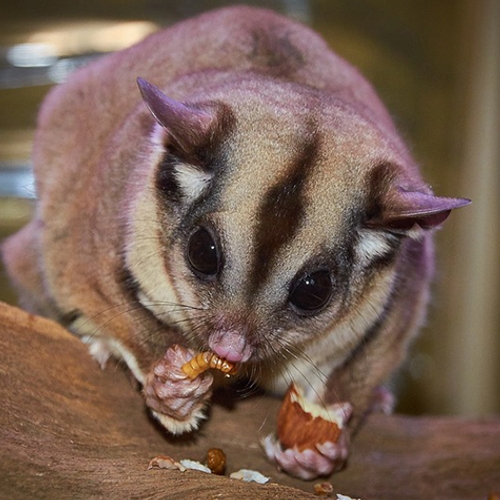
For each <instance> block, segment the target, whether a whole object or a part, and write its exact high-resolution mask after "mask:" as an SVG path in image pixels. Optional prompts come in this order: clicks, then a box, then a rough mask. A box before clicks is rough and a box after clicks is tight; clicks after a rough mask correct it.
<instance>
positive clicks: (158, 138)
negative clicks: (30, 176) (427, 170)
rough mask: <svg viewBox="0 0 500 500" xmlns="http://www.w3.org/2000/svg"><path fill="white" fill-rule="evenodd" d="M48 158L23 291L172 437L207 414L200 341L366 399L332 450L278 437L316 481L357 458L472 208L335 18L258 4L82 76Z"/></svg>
mask: <svg viewBox="0 0 500 500" xmlns="http://www.w3.org/2000/svg"><path fill="white" fill-rule="evenodd" d="M33 162H34V171H35V176H36V190H37V197H38V200H37V204H36V212H35V214H34V216H33V220H32V221H31V222H30V223H29V224H28V225H27V226H26V227H24V228H23V229H21V231H20V232H19V233H17V234H16V235H14V236H13V237H11V238H10V239H8V240H7V241H6V242H5V243H4V244H3V256H4V259H5V262H6V265H7V268H8V272H9V274H10V276H11V279H12V281H13V283H14V284H15V285H16V286H17V289H18V291H19V294H20V299H21V304H23V305H24V307H25V308H27V309H29V310H30V311H33V312H37V313H40V314H43V315H46V316H49V317H52V318H55V319H56V320H58V321H60V322H61V323H62V324H64V325H66V326H67V327H68V328H69V329H70V330H72V331H73V332H75V333H76V334H77V335H79V336H81V338H82V339H83V340H84V341H85V342H87V343H88V344H89V345H90V351H91V353H92V354H93V355H94V356H95V357H96V358H97V359H98V360H99V361H100V362H101V363H102V364H104V363H105V361H106V359H107V358H108V356H115V357H117V358H119V359H121V360H123V361H124V362H125V363H126V364H127V365H128V367H129V368H130V370H131V372H132V373H133V375H134V376H135V377H136V378H137V380H138V381H139V383H140V384H141V386H142V391H143V394H144V397H145V402H146V404H147V406H148V407H149V408H150V409H151V411H152V412H153V414H154V415H155V416H156V417H157V418H158V420H159V421H160V422H161V423H162V424H163V425H164V426H165V427H166V428H167V429H168V430H169V431H171V432H172V433H174V434H178V433H183V432H190V431H193V430H195V429H196V428H197V427H198V426H199V424H200V421H201V420H202V419H203V418H204V414H205V409H206V405H207V404H208V401H209V398H210V394H211V388H212V385H213V376H212V375H211V374H210V373H205V374H203V375H202V376H200V377H197V378H195V379H194V380H191V379H186V378H185V377H183V376H181V375H179V367H180V366H181V364H183V363H184V362H185V361H186V360H187V359H189V358H190V357H191V356H192V354H193V353H196V352H199V351H211V352H213V353H215V354H216V355H217V356H219V357H220V358H222V359H225V360H227V361H229V362H232V363H237V364H238V365H239V366H240V367H241V372H244V373H246V376H247V377H249V378H251V379H252V380H253V381H254V382H255V383H256V384H259V385H261V386H262V387H264V388H268V389H269V390H272V391H274V392H275V393H277V394H279V393H283V392H284V391H285V390H286V388H287V387H288V385H289V384H290V382H291V381H292V380H293V381H295V382H296V383H297V384H299V385H300V386H301V387H303V389H304V390H305V394H306V397H307V398H308V399H309V400H310V401H311V402H314V403H317V404H322V405H325V406H326V407H327V408H330V409H332V411H335V410H336V409H337V410H338V408H339V407H342V406H339V405H344V406H343V407H344V408H349V411H348V413H349V417H350V418H349V421H348V423H347V424H346V425H345V427H344V429H343V435H342V439H340V440H339V442H338V443H331V446H327V447H319V448H315V449H309V450H305V452H299V451H297V450H294V449H293V448H292V449H287V450H284V449H282V448H281V447H280V443H279V442H274V443H272V444H270V443H267V444H268V446H267V453H268V455H269V456H271V457H272V459H273V460H275V461H276V462H277V463H278V465H279V466H280V467H281V468H282V469H285V470H287V471H288V472H289V473H290V474H293V475H296V476H298V477H302V478H312V477H315V476H317V475H324V474H329V473H331V472H332V471H334V470H336V469H338V468H339V467H340V466H341V464H342V463H343V461H344V460H345V458H346V455H347V450H348V444H349V436H350V434H351V433H352V432H353V430H355V429H356V428H357V427H358V426H359V424H360V422H362V420H363V417H364V416H365V415H366V414H367V413H368V412H369V411H370V410H371V409H372V408H373V407H374V405H377V404H379V403H380V399H381V398H382V400H384V398H385V397H386V396H387V393H384V392H383V391H382V390H381V389H380V387H381V386H383V384H384V382H386V380H387V379H388V377H389V376H390V374H391V373H392V372H393V371H394V370H395V369H396V368H397V367H398V366H399V365H400V363H401V362H402V360H403V359H404V357H405V353H406V351H407V347H408V344H409V342H410V340H411V339H412V338H413V337H414V335H415V333H416V331H417V329H418V327H419V325H420V324H421V322H422V320H423V318H424V314H425V309H426V303H427V301H428V295H429V282H430V280H431V276H432V269H433V251H432V234H433V230H434V229H435V228H436V227H437V226H439V225H440V224H441V223H442V222H443V221H444V220H445V219H446V217H447V216H448V215H449V213H450V211H451V210H453V209H455V208H458V207H461V206H463V205H466V204H467V203H468V202H469V201H468V200H466V199H460V198H443V197H438V196H436V195H434V194H433V192H432V191H431V189H430V188H429V186H428V185H427V184H426V183H425V182H424V181H423V180H422V177H421V175H420V173H419V169H418V166H417V165H416V163H415V161H414V159H413V158H412V157H411V155H410V153H409V151H408V149H407V147H406V146H405V144H404V142H403V140H402V139H401V137H400V135H398V132H397V131H396V129H395V126H394V124H393V122H392V121H391V118H390V116H389V114H388V112H387V111H386V109H385V108H384V106H383V104H382V103H381V101H380V100H379V98H378V97H377V95H376V94H375V92H374V90H373V89H372V87H371V86H370V84H369V83H368V82H367V81H366V80H365V79H364V78H363V77H362V76H361V75H360V73H359V72H358V71H357V70H356V69H354V68H353V67H352V66H351V65H350V64H349V63H347V62H346V61H344V60H343V59H341V58H340V57H339V56H338V55H336V54H335V53H334V52H332V51H331V50H330V49H329V48H328V46H327V45H326V43H325V42H324V41H323V40H322V39H321V38H320V37H319V36H318V35H317V34H315V33H314V32H313V31H311V30H310V29H309V28H307V27H305V26H302V25H301V24H299V23H297V22H294V21H292V20H289V19H287V18H285V17H282V16H280V15H277V14H275V13H273V12H270V11H268V10H261V9H255V8H250V7H231V8H226V9H222V10H217V11H213V12H208V13H205V14H203V15H201V16H199V17H196V18H194V19H190V20H187V21H184V22H181V23H179V24H177V25H174V26H172V27H169V28H167V29H165V30H163V31H159V32H157V33H155V34H153V35H151V36H149V37H148V38H146V39H145V40H143V41H142V42H140V43H138V44H137V45H135V46H133V47H131V48H128V49H126V50H123V51H120V52H117V53H114V54H111V55H107V56H105V57H103V58H101V59H99V60H98V61H97V62H94V63H92V64H90V65H88V66H87V67H85V68H84V69H81V70H79V71H77V72H75V73H74V74H73V75H72V76H71V77H70V78H69V80H68V81H67V82H66V83H64V84H62V85H60V86H57V87H55V88H54V89H53V90H52V91H51V92H50V93H49V95H48V97H47V98H46V99H45V101H44V103H43V106H42V108H41V112H40V115H39V121H38V127H37V131H36V137H35V142H34V148H33ZM384 394H385V396H384ZM382 402H383V401H382ZM346 411H347V410H346Z"/></svg>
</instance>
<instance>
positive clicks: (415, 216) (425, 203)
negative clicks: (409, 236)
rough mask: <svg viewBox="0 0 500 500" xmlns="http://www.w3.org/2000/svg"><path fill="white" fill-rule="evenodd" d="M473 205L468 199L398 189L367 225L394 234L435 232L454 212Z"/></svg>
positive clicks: (389, 194) (388, 197) (387, 195)
mask: <svg viewBox="0 0 500 500" xmlns="http://www.w3.org/2000/svg"><path fill="white" fill-rule="evenodd" d="M470 202H471V200H468V199H466V198H443V197H439V196H435V195H433V194H429V193H423V192H421V191H408V190H405V189H403V188H401V187H397V188H393V189H391V190H390V191H389V192H388V193H386V194H385V196H384V200H383V202H382V204H381V205H379V207H378V210H377V212H378V213H376V214H374V216H373V217H372V218H371V219H370V220H369V221H367V223H366V226H367V227H369V228H379V229H386V230H388V231H393V232H408V231H410V230H413V229H424V230H427V229H433V228H435V227H437V226H439V225H440V224H442V223H443V222H444V221H445V220H446V218H447V217H448V215H450V212H451V211H452V210H454V209H455V208H460V207H464V206H465V205H468V204H469V203H470Z"/></svg>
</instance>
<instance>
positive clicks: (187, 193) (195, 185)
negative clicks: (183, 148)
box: [175, 163, 212, 201]
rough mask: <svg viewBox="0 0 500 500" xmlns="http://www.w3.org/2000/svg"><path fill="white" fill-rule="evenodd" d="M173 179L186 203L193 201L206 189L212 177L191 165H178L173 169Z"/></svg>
mask: <svg viewBox="0 0 500 500" xmlns="http://www.w3.org/2000/svg"><path fill="white" fill-rule="evenodd" d="M175 178H176V179H177V182H178V183H179V185H180V187H181V189H182V193H183V194H184V197H185V198H186V199H187V201H194V200H196V199H197V198H198V197H199V196H200V195H201V194H202V193H203V191H204V190H205V189H206V188H207V187H208V185H209V184H210V180H211V179H212V176H211V175H210V174H209V173H207V172H203V171H202V170H200V169H198V168H196V167H194V166H193V165H189V164H188V163H180V164H178V165H176V167H175Z"/></svg>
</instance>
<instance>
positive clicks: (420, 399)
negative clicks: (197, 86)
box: [0, 0, 500, 416]
mask: <svg viewBox="0 0 500 500" xmlns="http://www.w3.org/2000/svg"><path fill="white" fill-rule="evenodd" d="M2 3H3V4H5V5H2V9H1V10H2V16H1V18H0V239H2V238H4V237H5V236H7V235H8V234H10V233H12V232H14V231H16V230H17V229H18V228H19V227H21V226H22V225H23V224H24V223H25V222H26V221H27V220H28V218H29V216H30V213H31V210H32V204H33V201H34V197H35V193H34V189H33V181H32V176H31V171H30V149H31V143H32V139H33V133H34V128H35V123H36V115H37V110H38V108H39V106H40V103H41V101H42V99H43V97H44V95H45V94H46V93H47V91H48V90H49V89H50V87H51V86H52V85H55V84H57V83H60V82H63V81H64V80H65V78H66V77H67V75H68V74H69V73H70V72H71V71H73V70H74V69H75V68H77V67H79V66H82V65H84V64H87V63H88V62H89V61H91V60H93V59H95V58H97V57H100V56H101V55H102V54H104V53H106V52H111V51H115V50H119V49H121V48H124V47H126V46H129V45H131V44H133V43H135V42H137V41H138V40H140V39H141V38H143V37H144V36H146V35H148V34H149V33H151V32H153V31H155V30H157V29H159V28H161V27H163V26H167V25H170V24H172V23H174V22H176V21H178V20H180V19H183V18H185V17H189V16H192V15H194V14H197V13H199V12H202V11H205V10H208V9H210V8H214V7H220V6H223V5H227V4H230V3H232V2H226V1H222V0H211V1H209V0H183V1H180V0H177V1H175V0H171V1H170V0H85V1H83V0H72V1H71V2H67V1H66V0H46V1H44V2H40V1H37V0H24V1H23V2H6V1H5V0H2ZM246 3H248V4H253V5H260V6H266V7H270V8H273V9H275V10H277V11H280V12H282V13H285V14H287V15H289V16H291V17H294V18H296V19H299V20H300V21H302V22H304V23H307V24H309V25H311V26H312V27H313V28H314V29H316V30H317V31H319V32H320V33H321V34H322V35H323V36H324V37H325V38H326V40H327V41H328V43H329V44H330V46H331V47H332V48H333V49H334V50H335V51H337V52H338V53H339V54H340V55H342V56H344V57H345V58H347V59H348V60H350V61H351V62H352V63H354V64H355V65H356V66H358V68H359V69H360V70H361V71H362V72H363V73H364V74H365V76H367V77H368V79H369V80H370V81H371V82H372V83H373V84H374V86H375V88H376V89H377V90H378V92H379V94H380V95H381V97H382V99H383V100H384V101H385V103H386V105H387V107H388V108H389V110H390V112H391V113H392V115H393V117H394V119H395V121H396V123H397V124H398V126H399V128H400V129H401V131H402V133H403V135H404V136H405V138H406V139H407V141H408V142H409V144H410V146H411V148H412V150H413V152H414V155H415V157H416V158H417V159H418V161H419V162H420V164H421V165H422V170H423V172H424V176H425V177H426V179H427V181H428V182H429V184H430V185H432V187H433V188H434V190H435V191H436V192H437V193H438V194H439V195H443V196H464V197H469V198H472V199H473V200H474V203H473V205H471V206H469V207H467V208H465V209H462V210H459V211H457V212H456V213H454V214H452V216H451V217H450V219H449V220H448V221H447V222H446V224H445V226H444V228H443V229H442V230H441V231H440V232H439V233H438V235H437V257H438V269H437V275H436V280H435V285H434V294H433V300H432V304H431V308H430V314H429V319H428V322H427V324H426V326H425V327H424V329H423V330H422V334H421V336H420V338H419V339H418V340H417V341H416V342H415V344H414V346H413V350H412V353H411V355H410V357H409V360H408V362H407V363H406V365H405V366H404V368H403V370H402V372H401V374H400V375H399V376H398V377H397V378H396V380H395V386H396V388H397V389H398V391H399V392H400V394H401V395H400V403H399V407H398V410H399V411H402V412H405V413H410V414H458V415H467V416H472V415H474V416H477V415H487V414H492V413H500V361H499V360H500V307H499V306H500V301H499V298H500V297H499V295H500V293H499V292H500V287H499V282H500V281H499V278H500V266H499V259H498V256H499V246H500V235H499V229H500V224H499V222H498V220H499V215H500V209H499V194H500V190H499V188H500V168H499V167H500V154H499V151H500V141H499V135H500V1H498V0H441V1H439V2H436V1H435V0H420V1H419V2H415V1H413V0H399V1H397V2H394V1H390V0H274V1H267V2H264V1H254V2H246ZM0 300H4V301H6V302H10V303H15V300H16V299H15V295H14V293H13V291H12V290H11V289H10V288H9V285H8V283H7V280H6V277H5V272H4V270H3V268H0ZM0 328H1V325H0Z"/></svg>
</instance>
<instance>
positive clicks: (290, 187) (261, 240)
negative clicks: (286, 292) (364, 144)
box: [250, 135, 319, 292]
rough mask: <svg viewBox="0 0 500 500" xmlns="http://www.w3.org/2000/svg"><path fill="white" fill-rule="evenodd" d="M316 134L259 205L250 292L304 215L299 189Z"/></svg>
mask: <svg viewBox="0 0 500 500" xmlns="http://www.w3.org/2000/svg"><path fill="white" fill-rule="evenodd" d="M318 141H319V138H318V136H317V135H315V136H314V137H313V139H312V140H311V141H310V142H308V143H306V144H305V145H304V147H303V148H302V150H301V151H300V153H299V155H298V156H297V158H296V159H295V162H294V164H293V165H292V167H291V168H290V169H289V170H288V171H287V174H286V175H285V176H284V178H283V179H282V180H281V182H279V183H278V184H276V185H275V186H273V187H272V188H271V189H269V190H268V192H267V193H266V195H265V197H264V200H263V202H262V204H261V206H260V208H259V213H258V224H257V230H256V235H255V257H254V262H253V265H252V273H251V278H250V279H251V287H250V290H251V292H255V290H256V289H257V288H258V287H259V286H260V284H261V283H263V282H264V281H265V280H266V278H267V276H268V274H269V272H270V270H271V267H272V264H273V263H274V261H275V258H276V256H277V254H278V252H279V250H280V249H281V248H282V247H283V246H285V245H286V244H287V243H288V242H289V241H291V240H292V238H293V237H294V235H295V234H296V232H297V230H298V228H299V227H300V224H301V222H302V219H303V216H304V200H303V189H304V186H305V183H306V180H307V178H308V176H309V173H310V171H311V167H312V166H313V164H314V161H315V159H316V156H317V150H318Z"/></svg>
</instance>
